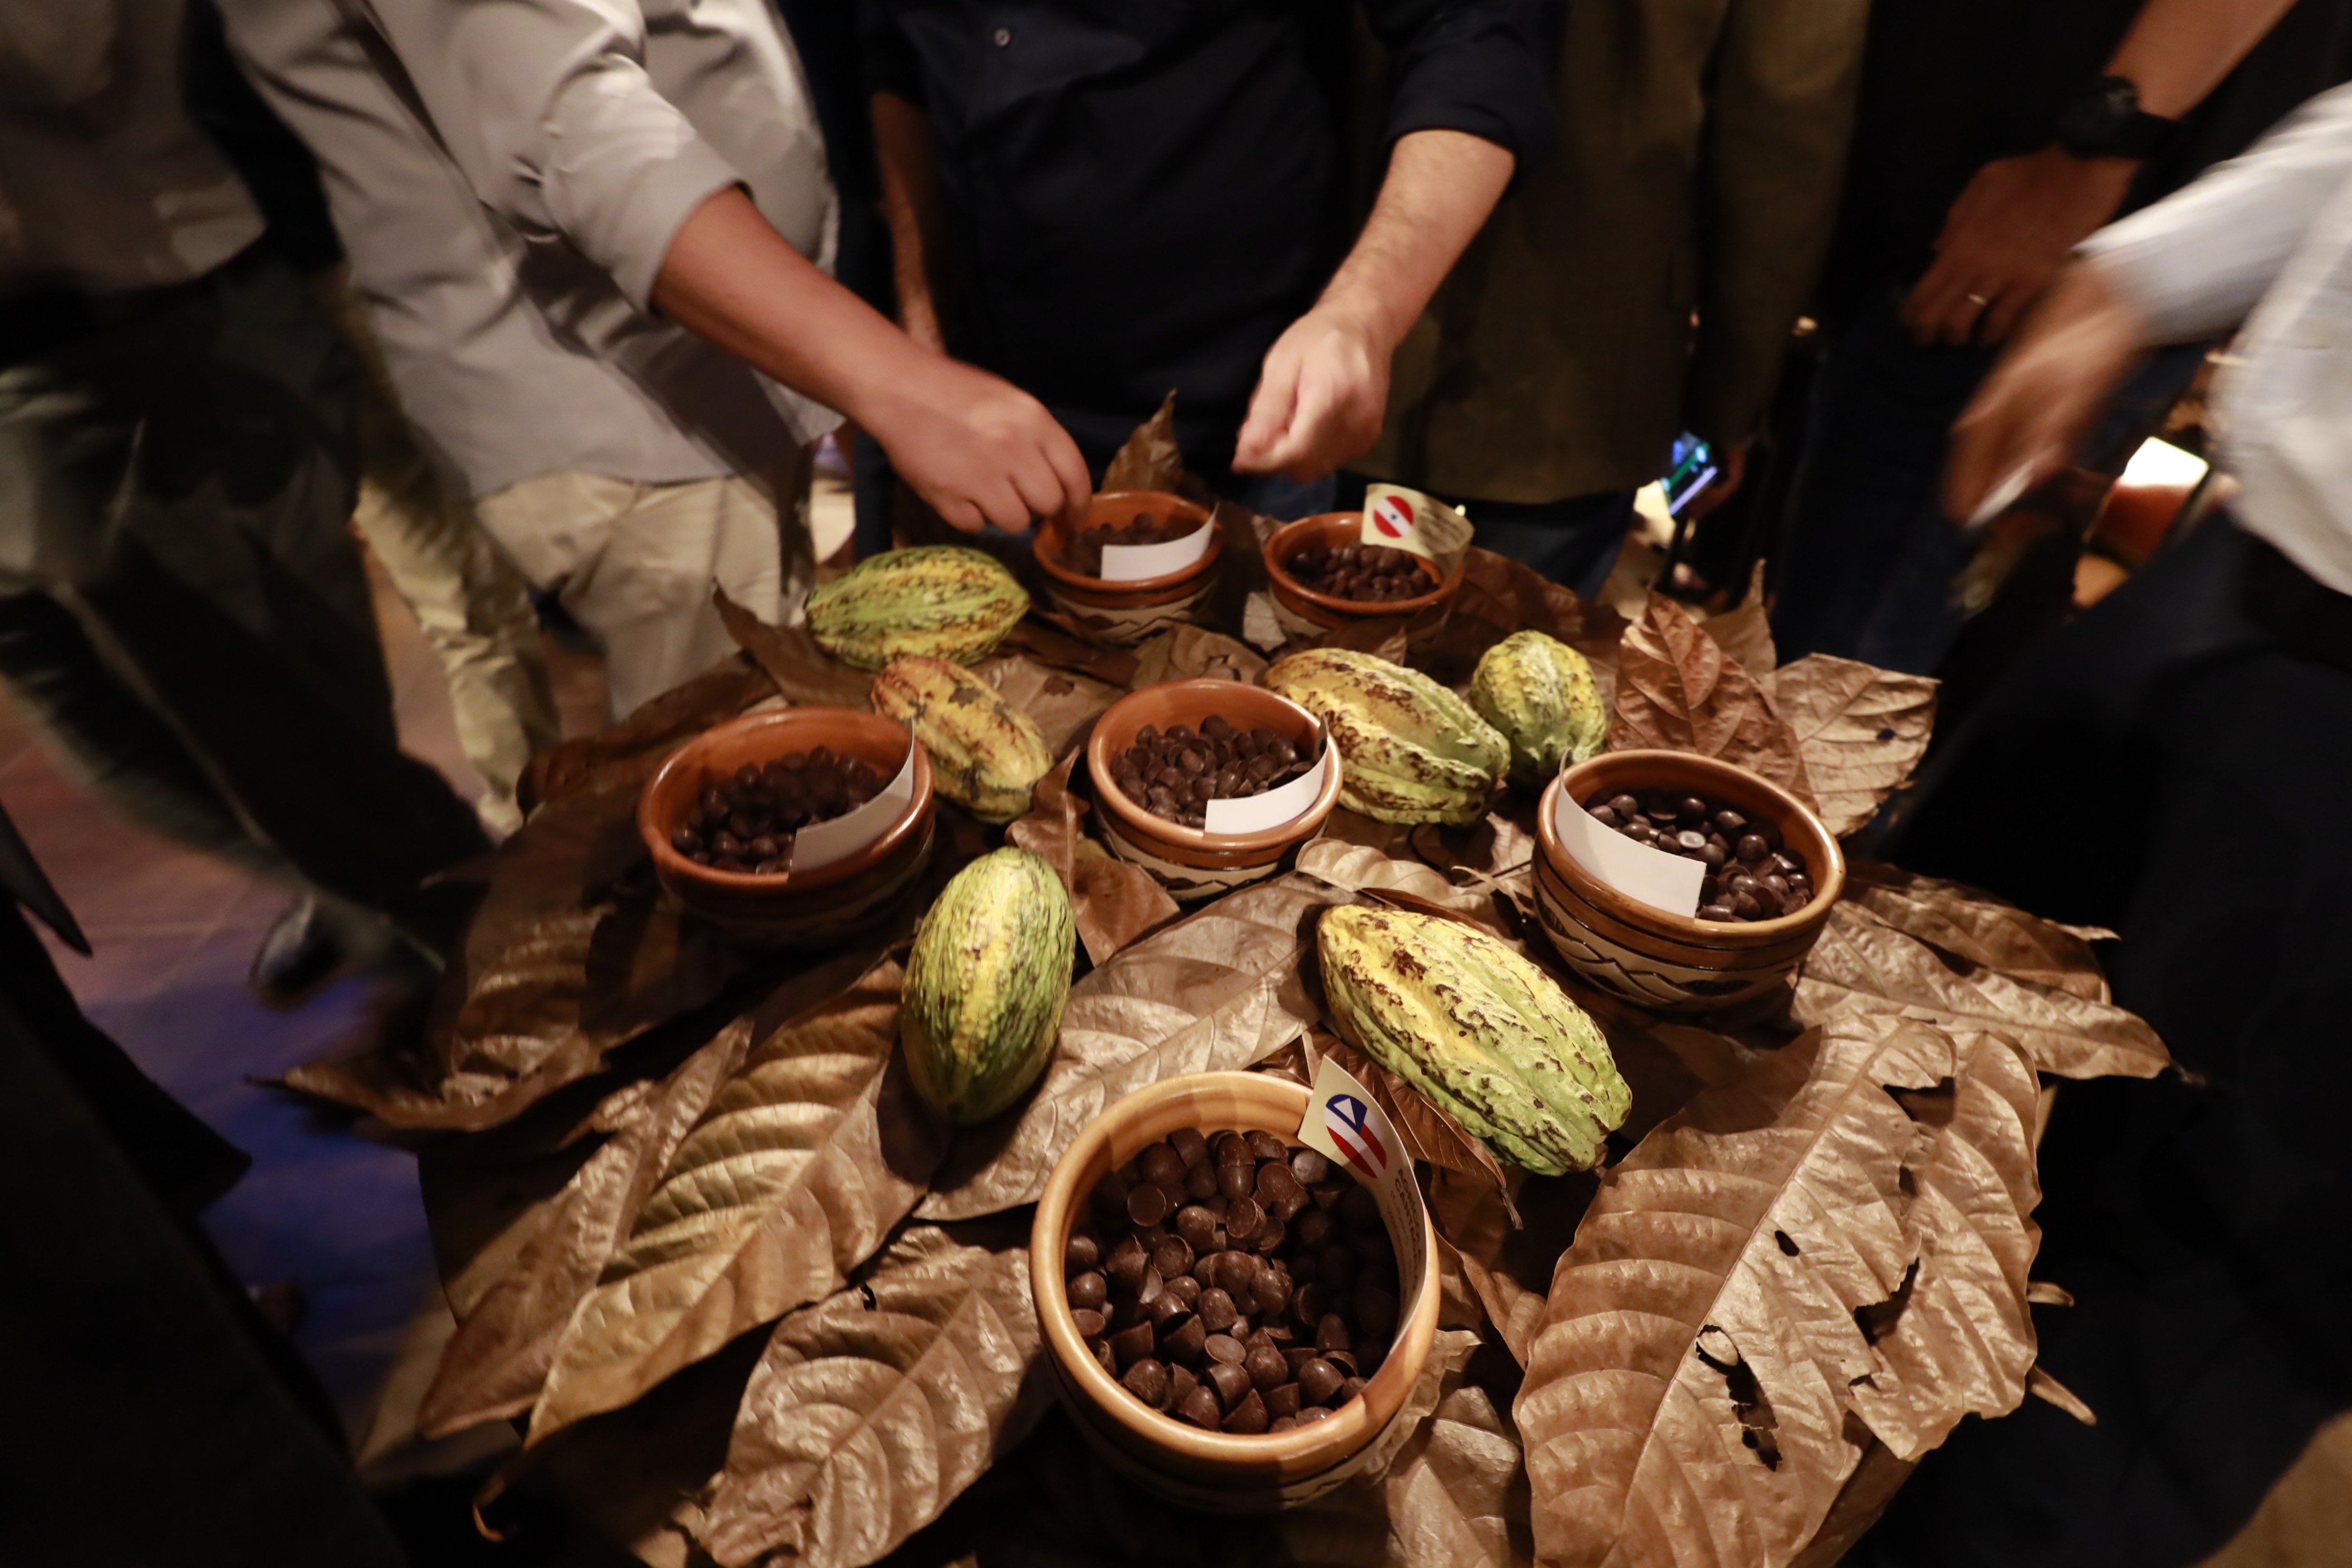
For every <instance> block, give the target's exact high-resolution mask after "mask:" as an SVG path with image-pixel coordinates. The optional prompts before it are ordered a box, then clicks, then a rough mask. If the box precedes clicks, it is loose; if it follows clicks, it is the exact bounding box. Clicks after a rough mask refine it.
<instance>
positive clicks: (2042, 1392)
mask: <svg viewBox="0 0 2352 1568" xmlns="http://www.w3.org/2000/svg"><path fill="white" fill-rule="evenodd" d="M2025 1392H2026V1393H2028V1394H2032V1395H2033V1397H2034V1398H2036V1399H2039V1400H2042V1401H2044V1402H2046V1403H2048V1404H2051V1405H2056V1406H2057V1407H2058V1408H2059V1409H2061V1410H2063V1411H2064V1412H2065V1413H2066V1414H2067V1415H2072V1416H2073V1417H2074V1419H2075V1420H2077V1421H2080V1422H2081V1423H2082V1424H2083V1425H2084V1426H2097V1425H2098V1424H2099V1416H2098V1413H2097V1412H2096V1411H2095V1410H2093V1409H2092V1408H2091V1407H2090V1406H2089V1405H2086V1404H2084V1402H2083V1396H2082V1395H2081V1394H2077V1393H2075V1392H2074V1390H2073V1389H2071V1388H2069V1387H2067V1386H2066V1385H2065V1384H2063V1383H2061V1382H2059V1381H2058V1380H2057V1379H2056V1378H2054V1377H2053V1376H2051V1375H2050V1374H2049V1373H2046V1372H2044V1371H2042V1368H2041V1367H2040V1366H2039V1365H2036V1366H2035V1367H2034V1368H2033V1369H2032V1371H2031V1372H2029V1373H2026V1374H2025Z"/></svg>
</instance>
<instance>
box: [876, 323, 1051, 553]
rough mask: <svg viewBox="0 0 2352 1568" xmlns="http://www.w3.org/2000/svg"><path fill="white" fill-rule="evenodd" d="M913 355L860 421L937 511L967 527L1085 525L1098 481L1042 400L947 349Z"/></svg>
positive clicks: (961, 527)
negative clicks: (1040, 522) (1040, 521)
mask: <svg viewBox="0 0 2352 1568" xmlns="http://www.w3.org/2000/svg"><path fill="white" fill-rule="evenodd" d="M909 357H910V360H911V361H912V363H908V364H906V365H903V366H900V367H898V374H894V375H892V376H891V377H890V378H889V379H888V382H887V386H886V387H883V388H880V389H877V392H876V394H875V395H874V397H873V399H872V400H871V402H870V404H869V405H868V406H867V407H866V410H865V411H864V416H863V418H862V419H861V421H860V423H861V424H862V425H863V426H864V427H865V429H866V433H867V434H868V435H870V436H872V437H874V438H875V439H876V440H877V441H879V442H881V443H882V448H883V450H884V451H886V452H887V453H889V455H890V464H891V467H892V468H895V469H896V470H897V471H898V477H899V478H900V479H905V480H906V481H907V482H908V484H910V485H912V486H913V487H914V488H915V492H916V493H917V494H918V495H919V496H921V497H922V498H923V500H925V501H926V502H927V503H929V506H930V508H931V510H933V511H936V512H938V513H939V514H940V517H941V518H942V519H944V520H945V521H947V523H948V525H949V526H950V527H951V528H954V529H957V530H959V531H962V532H965V533H978V532H979V531H981V530H982V528H984V527H986V526H987V525H988V524H989V523H994V524H996V526H997V527H999V528H1001V529H1003V530H1004V531H1006V532H1008V533H1025V532H1027V531H1029V522H1030V520H1031V519H1032V518H1033V517H1058V518H1060V519H1061V520H1062V521H1063V522H1064V524H1065V525H1066V526H1067V527H1071V528H1076V527H1080V526H1082V525H1083V524H1084V522H1085V519H1086V515H1087V502H1088V500H1090V499H1091V498H1092V496H1093V493H1094V483H1093V480H1092V479H1090V478H1089V476H1088V475H1087V463H1086V459H1085V458H1082V457H1080V456H1079V455H1078V447H1077V443H1076V442H1075V441H1073V440H1071V439H1070V435H1069V432H1068V431H1066V430H1065V429H1063V428H1062V426H1061V425H1060V424H1059V423H1058V422H1057V421H1056V420H1055V418H1054V416H1052V415H1051V414H1049V413H1047V412H1046V411H1045V405H1044V404H1042V403H1039V402H1038V401H1037V400H1036V399H1035V398H1034V397H1032V396H1030V395H1028V394H1027V393H1025V392H1023V391H1022V390H1021V389H1020V388H1018V387H1016V386H1013V384H1011V383H1009V382H1005V381H1002V380H1000V379H998V378H997V377H995V376H992V375H991V374H988V373H987V372H986V371H982V370H978V369H975V368H974V367H972V366H971V365H968V364H963V363H960V362H958V361H955V360H951V359H949V358H947V357H946V356H944V355H940V354H921V355H915V356H909Z"/></svg>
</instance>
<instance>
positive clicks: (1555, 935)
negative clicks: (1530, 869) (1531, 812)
mask: <svg viewBox="0 0 2352 1568" xmlns="http://www.w3.org/2000/svg"><path fill="white" fill-rule="evenodd" d="M1563 807H1565V808H1568V809H1574V810H1580V811H1582V812H1584V813H1586V814H1588V815H1589V816H1591V820H1592V822H1593V824H1595V825H1597V826H1600V827H1601V829H1602V830H1603V831H1606V832H1609V833H1613V834H1617V835H1619V836H1621V837H1624V838H1627V839H1629V840H1631V841H1632V842H1633V843H1636V844H1640V845H1642V846H1643V847H1646V848H1650V849H1654V850H1658V851H1661V852H1664V853H1665V854H1669V855H1674V856H1677V857H1679V858H1685V859H1689V860H1692V861H1695V862H1696V863H1697V864H1698V865H1699V866H1700V867H1701V868H1702V874H1701V877H1700V881H1699V907H1698V910H1697V911H1696V913H1695V914H1691V915H1684V914H1679V913H1676V912H1674V911H1671V910H1663V909H1659V908H1657V907H1655V906H1654V905H1651V904H1647V903H1644V902H1643V901H1642V900H1639V899H1635V898H1633V897H1632V896H1630V895H1629V894H1627V893H1625V892H1623V891H1622V890H1620V889H1618V888H1616V887H1614V886H1612V885H1611V884H1610V883H1609V882H1608V881H1606V880H1604V879H1601V877H1600V876H1598V875H1597V874H1595V872H1594V871H1593V870H1592V869H1591V868H1590V867H1587V866H1586V865H1585V864H1584V863H1583V862H1582V861H1580V860H1579V859H1578V858H1577V857H1576V856H1575V855H1573V854H1572V853H1570V850H1569V848H1568V847H1567V845H1566V843H1565V842H1563V840H1562V838H1561V837H1560V831H1559V812H1560V811H1561V810H1562V809H1563ZM1537 834H1538V844H1539V845H1540V847H1541V853H1540V854H1538V856H1537V857H1536V860H1535V868H1534V869H1535V886H1536V902H1537V910H1538V914H1539V916H1540V917H1541V920H1542V922H1543V928H1544V934H1545V936H1546V937H1547V938H1548V939H1549V941H1550V942H1551V944H1552V946H1553V948H1554V949H1555V950H1557V951H1558V952H1559V955H1560V957H1561V958H1563V959H1564V960H1566V961H1567V963H1569V965H1570V967H1571V968H1573V969H1575V970H1576V971H1577V972H1578V973H1580V974H1582V975H1583V976H1584V977H1585V978H1586V979H1588V980H1590V981H1591V982H1593V983H1594V984H1598V985H1600V986H1601V988H1602V989H1604V990H1607V991H1611V992H1613V993H1615V994H1618V995H1620V996H1622V997H1625V998H1626V999H1627V1000H1629V1001H1633V1002H1637V1003H1639V1004H1641V1005H1643V1006H1644V1007H1647V1008H1650V1009H1652V1010H1654V1011H1660V1012H1673V1013H1703V1012H1711V1011H1714V1010H1716V1009H1717V1008H1721V1007H1727V1006H1729V1005H1733V1004H1734V1003H1738V1002H1744V1001H1747V1000H1748V999H1749V998H1751V997H1755V996H1758V995H1760V994H1764V993H1766V992H1768V991H1770V990H1772V989H1773V988H1774V987H1776V986H1779V985H1780V984H1782V983H1783V982H1784V981H1785V980H1786V978H1787V976H1788V974H1789V972H1790V970H1792V969H1794V968H1795V967H1796V965H1797V963H1798V961H1799V960H1801V959H1802V958H1803V957H1804V956H1805V954H1806V953H1807V952H1811V951H1812V946H1813V943H1814V942H1815V941H1817V940H1818V939H1819V938H1820V936H1821V933H1822V926H1824V925H1825V924H1827V923H1828V921H1829V916H1830V907H1831V906H1832V904H1834V903H1836V902H1837V900H1838V895H1839V894H1840V893H1841V892H1843V890H1844V888H1845V857H1844V854H1843V851H1841V850H1840V849H1839V847H1838V842H1837V840H1836V839H1835V838H1834V837H1832V836H1831V834H1830V832H1829V829H1828V828H1827V827H1826V826H1823V825H1822V820H1821V818H1820V817H1818V816H1814V815H1813V813H1812V812H1811V810H1809V809H1807V807H1806V806H1805V805H1804V803H1803V802H1801V801H1800V800H1798V799H1797V797H1796V796H1794V795H1790V793H1789V792H1788V791H1787V790H1784V789H1782V788H1781V787H1780V785H1778V784H1773V783H1772V782H1771V781H1770V780H1769V779H1766V778H1763V777H1761V776H1759V775H1758V774H1756V773H1750V772H1748V770H1747V769H1745V768H1741V767H1735V766H1733V765H1732V764H1731V763H1725V762H1721V761H1718V760H1717V759H1716V758H1714V757H1703V756H1699V755H1696V754H1695V753H1693V752H1670V751H1632V752H1602V753H1601V755H1600V756H1597V757H1594V758H1592V759H1591V760H1590V761H1587V762H1583V763H1577V764H1576V765H1575V766H1574V767H1571V768H1569V769H1567V770H1565V771H1564V772H1562V773H1560V775H1559V777H1558V778H1556V779H1554V780H1553V781H1552V782H1551V784H1550V785H1549V787H1547V788H1546V790H1545V791H1544V796H1543V801H1542V805H1540V807H1539V808H1538V829H1537Z"/></svg>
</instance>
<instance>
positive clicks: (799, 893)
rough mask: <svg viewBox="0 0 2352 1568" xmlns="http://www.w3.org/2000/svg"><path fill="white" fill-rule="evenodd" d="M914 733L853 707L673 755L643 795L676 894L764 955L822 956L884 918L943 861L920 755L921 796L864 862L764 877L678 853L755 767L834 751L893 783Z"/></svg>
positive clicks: (651, 838) (647, 824)
mask: <svg viewBox="0 0 2352 1568" xmlns="http://www.w3.org/2000/svg"><path fill="white" fill-rule="evenodd" d="M909 743H910V742H909V738H908V734H907V731H906V728H905V726H903V725H901V724H899V723H898V722H897V721H893V720H889V719H885V718H883V717H882V716H881V715H879V714H877V713H860V712H857V711H856V710H854V709H848V708H785V709H781V710H777V711H775V712H772V713H754V714H751V716H749V717H748V718H742V719H736V720H731V721H729V722H727V723H724V724H720V725H718V726H716V727H715V728H713V729H709V730H706V731H703V732H702V733H701V734H699V735H698V736H696V737H695V738H694V739H693V740H691V741H688V742H686V744H684V745H682V746H680V747H679V748H678V749H677V751H675V752H671V753H670V754H669V757H668V760H667V761H666V762H664V763H662V765H661V768H660V770H659V771H658V772H656V773H655V774H654V776H653V777H652V778H651V779H649V780H647V781H646V787H645V793H644V794H642V795H639V796H638V797H637V832H638V834H639V835H640V836H641V837H644V839H645V841H646V848H647V849H648V850H649V851H651V853H652V855H653V858H654V872H655V874H656V876H658V877H659V878H660V879H661V885H662V886H663V887H664V888H665V889H667V890H668V892H669V894H670V896H671V897H672V898H674V899H676V900H677V901H678V902H679V903H680V904H682V905H684V906H685V907H686V908H687V909H688V910H690V911H692V912H693V913H695V914H697V915H699V916H701V917H702V918H703V919H704V920H707V921H709V922H710V923H711V924H713V925H715V926H717V927H719V929H720V930H721V931H725V932H727V934H728V935H730V936H731V937H733V938H735V939H736V940H737V941H739V942H744V943H746V944H748V945H751V946H757V947H816V946H824V945H826V944H828V943H829V942H832V941H833V940H835V938H837V937H839V936H841V935H842V934H844V933H845V932H847V931H854V930H856V928H857V927H858V926H859V925H860V924H861V923H862V922H864V921H866V920H868V919H870V918H872V917H875V916H877V915H879V914H881V913H882V912H883V911H884V910H886V909H887V907H888V906H889V903H890V901H891V900H892V899H894V898H895V897H896V896H897V895H898V893H899V892H900V891H901V890H903V889H905V888H906V886H907V885H908V883H909V882H911V881H913V880H914V879H915V878H916V876H917V875H918V874H919V872H920V871H921V870H922V868H923V864H924V862H925V861H926V860H928V859H929V858H930V851H931V828H932V810H931V760H930V758H929V756H928V755H927V754H925V752H924V751H923V749H922V748H921V747H920V746H917V747H915V793H914V795H913V796H912V798H910V799H909V800H908V803H907V805H906V808H905V809H904V810H903V811H901V812H900V813H899V814H898V816H897V817H896V818H894V819H893V820H892V822H891V823H890V825H889V826H887V827H886V828H884V829H883V831H882V836H881V837H879V838H877V839H876V840H875V841H874V842H873V843H871V844H868V845H867V846H866V847H865V848H863V849H860V850H859V851H857V852H856V854H854V855H850V856H847V857H845V858H842V859H839V860H835V861H834V862H832V863H831V864H829V865H824V866H818V867H814V868H811V869H809V870H805V871H790V872H786V873H784V874H782V875H781V876H769V877H761V876H753V875H751V874H750V873H748V872H739V871H719V870H714V869H712V868H710V867H709V866H705V865H702V864H700V863H699V862H697V861H693V860H689V859H688V858H686V857H685V856H683V855H681V854H679V853H678V852H677V850H676V849H674V848H672V847H670V835H671V834H672V833H673V832H675V831H676V830H677V826H678V825H679V824H680V823H682V822H684V821H685V820H686V816H687V814H688V812H689V811H691V810H692V809H693V807H694V803H695V802H696V801H697V800H698V799H699V798H700V797H701V795H702V792H703V790H704V789H706V788H707V787H709V785H710V784H715V783H717V782H718V781H719V780H720V779H722V778H726V777H728V776H729V775H730V774H732V773H734V772H735V771H736V770H737V769H738V768H740V767H742V766H743V765H744V764H745V763H751V764H752V765H754V766H758V765H761V764H764V763H772V762H773V761H775V760H776V759H777V758H778V757H781V756H782V755H783V754H784V753H785V752H805V751H808V750H810V749H811V748H813V747H816V746H826V747H830V748H831V749H832V750H833V751H835V752H838V753H840V754H842V755H844V756H855V757H862V758H864V759H865V760H866V762H868V763H872V764H873V765H874V767H875V768H876V769H877V771H878V772H879V773H881V774H882V776H883V777H884V778H886V779H887V778H891V777H893V776H895V775H896V774H897V773H898V769H899V768H900V767H901V766H902V765H904V764H905V763H906V761H907V747H908V744H909Z"/></svg>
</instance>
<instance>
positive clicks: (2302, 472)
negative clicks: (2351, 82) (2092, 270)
mask: <svg viewBox="0 0 2352 1568" xmlns="http://www.w3.org/2000/svg"><path fill="white" fill-rule="evenodd" d="M2083 252H2084V255H2086V256H2089V257H2091V258H2094V259H2095V261H2096V263H2097V265H2098V267H2099V268H2100V270H2101V271H2102V272H2103V273H2105V275H2106V276H2107V277H2108V278H2109V279H2112V280H2113V281H2114V282H2115V283H2116V286H2117V287H2118V288H2119V289H2121V290H2122V291H2123V292H2124V294H2125V295H2126V297H2127V298H2129V299H2130V300H2132V301H2133V302H2134V303H2136V304H2137V306H2138V307H2139V309H2140V310H2142V311H2143V312H2145V314H2146V316H2147V322H2148V327H2149V332H2150V336H2151V338H2152V340H2153V341H2155V342H2190V341H2193V340H2195V339H2198V338H2205V337H2213V336H2217V335H2219V334H2221V333H2223V332H2226V331H2230V330H2231V328H2233V327H2236V326H2237V325H2238V324H2239V323H2240V322H2241V321H2242V322H2244V323H2245V327H2244V331H2242V333H2241V334H2240V336H2239V339H2238V342H2237V347H2236V349H2235V351H2234V353H2233V354H2232V356H2231V363H2230V364H2228V365H2227V366H2226V367H2224V370H2223V373H2222V374H2221V377H2220V378H2219V381H2218V383H2217V386H2216V391H2215V408H2214V412H2215V416H2216V418H2217V421H2218V422H2219V424H2220V426H2221V434H2222V439H2223V442H2224V452H2223V458H2224V464H2225V466H2226V467H2227V468H2229V470H2230V471H2231V473H2232V474H2233V475H2235V476H2236V478H2237V480H2238V483H2239V486H2240V495H2239V499H2238V500H2236V501H2235V502H2233V503H2232V510H2233V511H2234V512H2235V513H2236V516H2237V519H2238V521H2239V523H2240V524H2241V525H2242V527H2244V529H2245V530H2246V531H2248V532H2249V533H2253V534H2258V535H2260V536H2261V537H2262V538H2263V539H2265V540H2268V541H2269V542H2271V543H2272V544H2274V545H2276V546H2277V547H2278V549H2279V550H2280V551H2281V552H2283V553H2284V554H2285V555H2286V556H2287V558H2288V559H2289V560H2291V561H2293V562H2294V563H2295V564H2296V565H2298V566H2300V567H2302V568H2303V569H2304V570H2305V572H2307V573H2309V574H2311V575H2312V576H2313V577H2314V578H2315V579H2316V580H2317V581H2319V582H2320V583H2322V584H2326V586H2327V587H2330V588H2333V589H2335V590H2336V592H2337V593H2339V594H2352V87H2342V88H2336V89H2334V90H2332V91H2329V92H2326V93H2322V94H2321V95H2320V96H2319V97H2317V98H2315V99H2313V100H2311V101H2310V102H2309V103H2307V104H2305V105H2304V106H2303V108H2302V109H2300V110H2297V111H2296V112H2295V113H2294V115H2293V116H2291V117H2290V118H2289V119H2288V120H2287V121H2284V123H2283V124H2282V125H2281V126H2280V127H2279V128H2278V129H2277V130H2276V131H2274V132H2272V133H2271V134H2270V135H2269V136H2267V137H2265V138H2264V139H2263V141H2262V142H2258V143H2256V144H2255V145H2254V146H2253V147H2252V149H2251V150H2250V151H2248V152H2247V153H2245V155H2244V156H2242V157H2240V158H2236V159H2232V160H2231V162H2229V163H2221V164H2218V165H2216V166H2215V167H2214V168H2212V169H2211V170H2210V171H2208V172H2207V173H2206V174H2205V175H2204V177H2203V178H2201V179H2200V180H2198V181H2197V182H2196V183H2194V184H2190V185H2189V186H2188V187H2187V188H2185V189H2183V190H2181V191H2179V192H2178V193H2177V194H2175V195H2172V196H2169V197H2168V198H2167V199H2165V200H2164V201H2161V202H2158V203H2157V204H2156V205H2154V206H2151V207H2148V208H2147V209H2145V210H2143V211H2141V212H2138V213H2135V214H2134V215H2133V216H2130V217H2127V218H2125V219H2124V220H2123V221H2121V222H2120V223H2116V224H2114V225H2112V226H2109V227H2107V228H2104V229H2102V230H2100V231H2099V232H2098V233H2097V234H2095V235H2093V236H2092V237H2091V238H2090V239H2089V240H2088V241H2087V242H2085V243H2084V246H2083Z"/></svg>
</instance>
